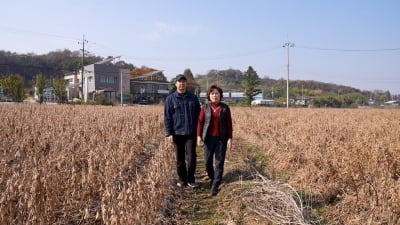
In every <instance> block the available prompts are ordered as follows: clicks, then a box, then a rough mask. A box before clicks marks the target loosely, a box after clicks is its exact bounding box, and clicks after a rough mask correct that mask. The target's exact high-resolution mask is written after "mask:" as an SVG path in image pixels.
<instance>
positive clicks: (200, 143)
mask: <svg viewBox="0 0 400 225" xmlns="http://www.w3.org/2000/svg"><path fill="white" fill-rule="evenodd" d="M197 145H198V146H203V145H204V142H203V140H202V139H201V137H200V136H197Z"/></svg>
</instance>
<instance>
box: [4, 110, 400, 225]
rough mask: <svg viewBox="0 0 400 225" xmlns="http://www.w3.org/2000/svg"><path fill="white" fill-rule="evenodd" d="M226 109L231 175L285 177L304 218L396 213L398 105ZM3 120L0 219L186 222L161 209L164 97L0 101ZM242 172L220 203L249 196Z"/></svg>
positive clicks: (167, 178)
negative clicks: (129, 103) (159, 102)
mask: <svg viewBox="0 0 400 225" xmlns="http://www.w3.org/2000/svg"><path fill="white" fill-rule="evenodd" d="M232 115H233V119H234V125H233V126H234V151H235V150H239V149H241V151H242V152H241V154H242V155H240V156H237V158H230V159H229V162H227V169H226V171H225V172H226V174H228V175H229V176H231V177H232V176H234V175H235V173H234V171H238V170H239V169H241V168H234V167H235V166H236V167H242V164H240V163H235V161H239V160H242V161H244V162H247V163H250V164H251V165H252V166H255V167H257V168H258V169H259V170H260V171H261V172H262V173H263V174H264V175H266V176H267V177H268V178H270V179H271V180H273V181H274V180H276V181H280V182H286V183H287V184H288V185H290V186H291V187H294V188H295V190H296V191H297V193H298V194H299V196H300V197H301V199H302V203H303V206H304V208H307V209H311V208H312V210H308V211H307V210H305V211H306V212H307V213H310V212H312V213H313V214H314V215H316V216H318V217H308V216H305V218H307V219H308V218H311V219H308V223H314V224H349V225H350V224H388V225H389V224H398V223H400V219H399V217H400V208H399V207H398V206H399V205H400V190H399V189H400V180H399V178H400V138H399V134H400V110H382V109H278V108H241V107H233V108H232ZM0 118H1V123H0V171H1V174H0V192H1V195H0V224H70V225H73V224H182V223H179V221H178V222H177V220H173V218H174V215H172V216H171V214H174V213H176V211H174V210H176V209H171V211H169V209H168V208H169V207H171V206H170V204H171V203H172V204H174V202H175V203H177V200H176V199H174V198H179V197H180V196H179V195H177V194H176V193H174V192H176V190H174V187H173V182H172V180H173V178H175V177H176V175H175V169H174V158H173V157H174V154H173V153H172V150H171V147H170V146H168V145H167V144H166V143H165V139H164V137H163V136H164V127H163V108H162V107H161V106H152V107H147V106H146V107H102V106H70V105H62V106H59V105H25V104H11V105H0ZM251 155H252V156H251ZM199 157H201V155H199ZM238 165H240V166H238ZM228 175H227V176H225V177H224V179H225V180H226V181H227V180H228V182H230V181H229V176H228ZM262 179H264V178H262ZM262 179H261V181H262V182H264V184H265V180H262ZM232 180H235V181H236V180H238V179H236V178H235V179H232ZM199 181H200V182H202V181H201V179H199ZM239 182H240V183H241V185H239V186H235V187H234V188H235V189H232V190H229V189H228V188H229V187H230V185H231V184H224V185H225V186H224V187H223V188H225V189H224V190H222V191H221V194H220V195H218V198H217V199H218V200H221V202H222V201H224V204H223V206H224V207H225V209H224V210H226V211H229V210H227V209H226V207H229V206H232V207H237V206H238V205H234V204H230V203H229V201H230V200H229V199H223V198H224V197H225V196H228V195H224V193H230V195H231V197H232V195H237V196H240V198H242V197H243V199H245V198H248V196H245V195H244V194H243V193H246V191H248V190H250V189H254V188H257V187H259V186H257V185H247V186H243V181H238V183H239ZM257 182H258V183H260V180H258V181H257ZM262 182H261V183H262ZM233 183H234V182H233V181H232V185H233ZM205 184H206V182H204V185H205ZM254 184H257V183H256V182H254ZM202 185H203V184H202ZM237 187H239V188H243V189H237ZM263 187H264V188H265V185H264V186H263ZM261 188H262V187H261ZM204 190H205V192H207V191H208V190H207V189H204ZM259 190H261V189H259ZM202 191H203V189H202V188H201V189H199V190H196V191H194V192H193V191H191V190H188V191H187V192H188V196H190V197H191V198H193V199H195V201H196V205H197V208H196V210H198V211H201V210H203V208H204V207H203V205H204V206H205V205H206V204H210V202H205V201H206V200H203V199H202V198H200V197H199V196H201V195H202V194H203V193H201V192H202ZM252 193H253V194H254V193H257V194H258V195H257V196H258V197H259V196H260V195H259V194H261V195H264V196H262V197H265V195H267V193H268V190H262V191H256V192H252ZM269 193H271V192H269ZM254 196H256V195H254ZM236 200H237V199H236ZM254 202H256V201H251V199H250V200H248V201H246V202H244V203H243V204H250V203H254ZM211 203H212V204H214V203H215V204H220V203H218V202H215V201H211ZM225 203H226V204H225ZM176 205H178V204H176ZM244 207H246V206H244ZM244 207H237V210H243V209H244ZM255 207H259V205H255ZM265 207H268V204H267V205H266V206H265ZM183 208H184V207H183ZM199 208H202V209H199ZM209 208H218V206H209ZM248 208H252V207H251V206H247V208H246V210H247V209H248ZM167 209H168V210H167ZM252 209H254V207H253V208H252ZM208 213H209V212H208ZM194 214H195V212H194ZM209 214H210V215H209V216H210V217H212V216H213V214H211V213H209ZM175 218H176V217H175ZM192 218H196V216H193V217H192ZM318 219H319V220H318ZM182 221H186V222H185V224H191V223H190V222H189V223H188V222H187V220H185V219H182ZM224 221H226V220H224ZM246 221H249V220H245V219H243V220H241V222H240V221H239V222H236V224H252V223H246ZM193 224H206V223H200V222H196V221H193ZM217 224H226V223H223V222H219V223H217ZM259 224H265V223H262V222H261V223H259Z"/></svg>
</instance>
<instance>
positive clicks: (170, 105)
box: [164, 74, 200, 188]
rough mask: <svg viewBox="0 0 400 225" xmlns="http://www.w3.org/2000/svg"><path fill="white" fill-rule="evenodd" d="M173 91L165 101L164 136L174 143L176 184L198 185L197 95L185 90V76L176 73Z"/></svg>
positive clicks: (198, 108) (198, 110) (198, 103)
mask: <svg viewBox="0 0 400 225" xmlns="http://www.w3.org/2000/svg"><path fill="white" fill-rule="evenodd" d="M175 86H176V91H175V92H173V93H172V94H170V95H169V96H168V97H167V99H166V100H165V106H164V124H165V136H166V137H167V138H168V142H169V143H171V144H173V145H174V149H175V155H176V169H177V172H178V177H179V179H178V182H177V185H178V186H179V187H184V186H186V185H188V186H190V187H193V188H195V187H197V186H198V185H197V184H196V181H195V177H194V173H195V170H196V160H197V159H196V128H197V121H198V118H199V113H200V102H199V99H198V98H197V96H196V95H194V94H192V93H190V92H188V91H187V79H186V77H185V76H184V75H182V74H179V75H177V76H176V81H175Z"/></svg>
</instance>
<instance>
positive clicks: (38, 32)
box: [0, 0, 400, 94]
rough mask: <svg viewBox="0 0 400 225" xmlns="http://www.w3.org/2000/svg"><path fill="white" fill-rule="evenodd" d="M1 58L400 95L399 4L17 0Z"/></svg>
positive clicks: (360, 0) (10, 5)
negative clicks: (61, 54)
mask: <svg viewBox="0 0 400 225" xmlns="http://www.w3.org/2000/svg"><path fill="white" fill-rule="evenodd" d="M0 8H1V11H2V13H1V20H0V49H1V50H6V51H11V52H16V53H20V54H25V53H35V54H46V53H48V52H50V51H55V50H63V49H70V50H79V49H81V48H82V46H81V45H79V44H78V42H82V38H83V35H85V39H86V40H88V43H87V44H86V46H85V49H87V50H88V51H89V52H91V53H92V54H95V55H97V56H102V57H107V56H120V55H121V56H122V57H121V59H122V60H124V61H126V62H129V63H132V64H134V65H135V66H139V67H140V66H142V65H144V66H148V67H152V68H155V69H159V70H164V74H165V75H166V76H167V77H168V78H169V79H170V78H172V77H174V76H175V75H176V74H178V73H183V71H184V70H185V69H186V68H190V69H191V71H192V72H193V74H195V75H196V74H206V73H207V72H208V71H209V70H211V69H217V70H225V69H229V68H232V69H238V70H241V71H243V72H245V71H246V70H247V68H248V67H249V66H252V67H253V68H254V70H255V71H256V72H257V74H258V75H259V76H260V77H265V76H268V77H270V78H273V79H279V78H284V79H286V77H287V69H286V68H287V67H286V65H287V52H286V48H283V47H282V45H283V43H285V42H287V41H289V42H291V43H294V44H295V46H294V47H291V48H290V57H289V59H290V79H295V80H316V81H322V82H330V83H335V84H342V85H348V86H352V87H356V88H359V89H361V90H375V89H379V90H389V91H390V92H391V93H392V94H400V1H398V0H301V1H300V0H298V1H295V0H292V1H290V0H246V1H245V0H201V1H200V0H199V1H195V0H181V1H178V0H158V1H155V0H141V1H136V0H132V1H128V0H126V1H122V0H113V1H110V0H108V1H103V0H99V1H94V0H36V1H28V0H25V1H23V0H13V1H3V2H2V3H0Z"/></svg>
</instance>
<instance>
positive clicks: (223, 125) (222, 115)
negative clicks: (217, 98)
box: [201, 102, 228, 141]
mask: <svg viewBox="0 0 400 225" xmlns="http://www.w3.org/2000/svg"><path fill="white" fill-rule="evenodd" d="M219 106H220V107H221V110H220V111H219V134H220V137H221V139H222V140H224V141H226V140H228V123H227V120H226V117H227V116H226V114H227V110H228V106H227V105H226V104H225V103H222V102H221V103H219ZM210 123H211V104H210V103H207V104H205V106H204V125H203V133H202V135H201V138H203V141H204V140H206V135H207V130H208V127H209V126H210Z"/></svg>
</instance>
